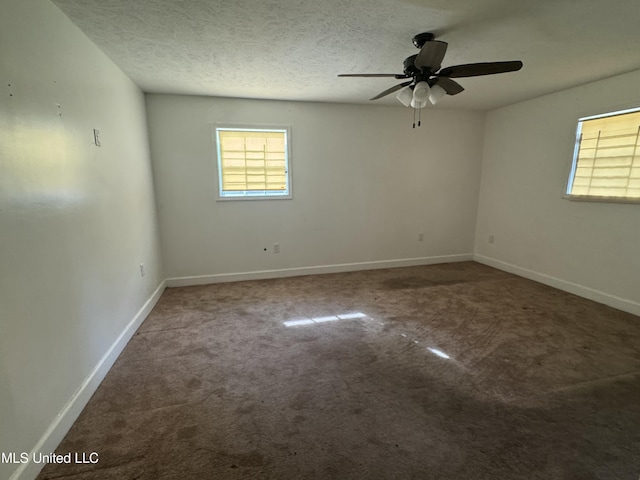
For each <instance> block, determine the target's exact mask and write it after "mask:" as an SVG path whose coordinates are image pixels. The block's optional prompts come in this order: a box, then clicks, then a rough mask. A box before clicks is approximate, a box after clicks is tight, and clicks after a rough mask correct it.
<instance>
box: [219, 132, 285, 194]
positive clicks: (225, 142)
mask: <svg viewBox="0 0 640 480" xmlns="http://www.w3.org/2000/svg"><path fill="white" fill-rule="evenodd" d="M216 143H217V147H218V184H219V195H220V199H221V200H224V199H259V198H291V173H290V159H289V128H273V129H272V128H269V129H266V128H264V129H263V128H216Z"/></svg>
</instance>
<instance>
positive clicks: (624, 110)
mask: <svg viewBox="0 0 640 480" xmlns="http://www.w3.org/2000/svg"><path fill="white" fill-rule="evenodd" d="M639 111H640V107H629V106H625V107H621V106H618V107H612V108H611V109H610V110H609V111H607V112H605V113H599V114H595V115H585V116H582V117H580V118H578V120H577V127H576V136H575V145H574V148H573V159H572V161H571V168H570V169H569V174H568V176H567V181H566V182H565V186H564V191H563V195H562V196H563V198H565V199H568V200H573V201H580V202H600V203H632V204H639V203H640V198H634V197H612V196H599V195H572V194H571V190H572V188H573V181H574V178H575V174H576V168H577V164H578V155H579V152H580V140H581V135H582V122H584V121H587V120H593V119H597V118H606V117H613V116H617V115H624V114H628V113H636V112H639Z"/></svg>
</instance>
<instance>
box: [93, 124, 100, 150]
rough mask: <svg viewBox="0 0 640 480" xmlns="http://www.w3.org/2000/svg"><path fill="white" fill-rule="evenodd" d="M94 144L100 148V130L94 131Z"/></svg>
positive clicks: (95, 129)
mask: <svg viewBox="0 0 640 480" xmlns="http://www.w3.org/2000/svg"><path fill="white" fill-rule="evenodd" d="M93 143H94V144H95V146H96V147H99V146H100V130H98V129H97V128H94V129H93Z"/></svg>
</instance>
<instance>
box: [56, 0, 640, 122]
mask: <svg viewBox="0 0 640 480" xmlns="http://www.w3.org/2000/svg"><path fill="white" fill-rule="evenodd" d="M53 3H55V4H56V5H57V6H58V7H59V8H60V9H61V10H62V11H63V12H64V13H65V14H66V15H67V16H68V17H69V18H70V19H71V20H72V21H73V22H74V23H75V24H76V25H77V26H78V27H80V29H81V30H83V31H84V33H85V34H86V35H87V36H88V37H89V38H91V39H92V40H93V41H94V42H95V43H96V44H97V45H98V46H99V47H100V48H101V49H102V50H103V51H104V52H105V53H106V54H107V55H109V56H110V57H111V58H112V59H113V61H114V62H115V63H116V64H118V65H119V66H120V67H121V68H122V70H124V71H125V72H126V73H127V74H128V75H129V76H130V77H131V78H132V79H133V80H134V81H135V82H136V83H137V84H138V85H140V87H141V88H142V89H143V90H144V91H146V92H156V93H179V94H195V95H213V96H225V97H242V98H267V99H279V100H308V101H321V102H347V103H366V102H368V99H369V98H371V97H372V96H374V95H376V94H377V93H379V92H380V91H382V90H384V89H386V88H388V87H390V86H392V85H394V84H395V83H398V82H399V81H396V80H395V79H393V78H337V74H339V73H379V72H382V73H401V71H402V61H403V60H404V58H405V57H408V56H409V55H413V54H415V53H417V52H418V50H417V49H416V48H415V47H414V46H413V45H412V43H411V38H412V37H413V35H415V34H417V33H420V32H434V33H436V34H437V38H438V39H440V40H443V41H446V42H448V43H449V49H448V51H447V55H446V57H445V59H444V62H443V67H446V66H449V65H456V64H461V63H471V62H487V61H502V60H522V61H523V62H524V67H523V69H522V70H521V71H519V72H515V73H506V74H502V75H495V76H491V77H479V78H463V79H460V80H459V83H460V84H461V85H463V86H464V87H465V88H466V91H465V92H463V93H461V94H459V95H457V96H455V97H449V96H447V97H446V98H445V99H443V100H442V101H441V103H440V104H439V106H442V107H445V108H473V109H491V108H496V107H499V106H502V105H506V104H509V103H514V102H517V101H521V100H524V99H528V98H533V97H536V96H539V95H542V94H545V93H550V92H553V91H558V90H562V89H564V88H568V87H572V86H575V85H579V84H583V83H587V82H590V81H594V80H598V79H601V78H605V77H609V76H612V75H616V74H619V73H623V72H627V71H631V70H636V69H640V54H639V53H638V52H640V28H639V27H638V25H639V23H640V7H639V4H638V2H637V0H609V1H605V0H597V1H594V0H537V1H529V0H473V1H472V0H349V1H346V0H340V1H339V0H264V1H251V0H232V1H229V0H227V1H221V0H135V1H133V0H53ZM376 102H377V103H382V104H389V105H393V104H398V103H397V101H396V100H395V99H394V96H393V95H391V96H389V97H386V98H385V99H382V100H377V101H376Z"/></svg>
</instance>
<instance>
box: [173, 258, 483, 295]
mask: <svg viewBox="0 0 640 480" xmlns="http://www.w3.org/2000/svg"><path fill="white" fill-rule="evenodd" d="M471 260H473V254H471V253H466V254H459V255H440V256H435V257H419V258H405V259H397V260H380V261H376V262H359V263H341V264H337V265H319V266H314V267H297V268H285V269H281V270H260V271H255V272H241V273H220V274H215V275H198V276H191V277H173V278H167V280H166V282H167V287H189V286H193V285H207V284H209V283H224V282H238V281H242V280H264V279H267V278H282V277H298V276H302V275H319V274H323V273H341V272H354V271H358V270H375V269H379V268H396V267H413V266H417V265H433V264H436V263H452V262H468V261H471Z"/></svg>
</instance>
